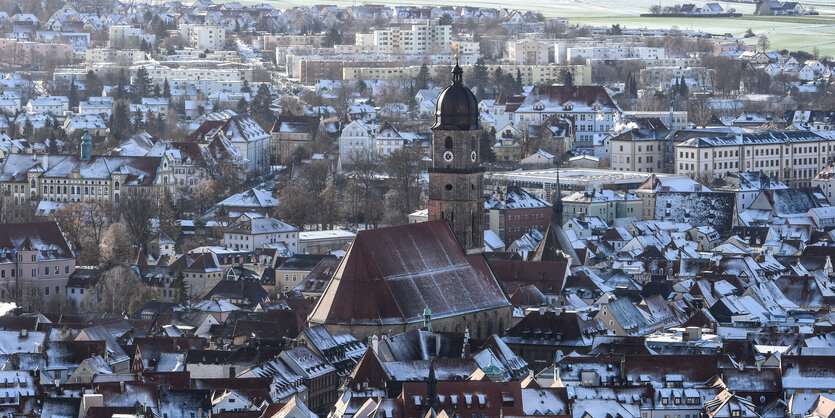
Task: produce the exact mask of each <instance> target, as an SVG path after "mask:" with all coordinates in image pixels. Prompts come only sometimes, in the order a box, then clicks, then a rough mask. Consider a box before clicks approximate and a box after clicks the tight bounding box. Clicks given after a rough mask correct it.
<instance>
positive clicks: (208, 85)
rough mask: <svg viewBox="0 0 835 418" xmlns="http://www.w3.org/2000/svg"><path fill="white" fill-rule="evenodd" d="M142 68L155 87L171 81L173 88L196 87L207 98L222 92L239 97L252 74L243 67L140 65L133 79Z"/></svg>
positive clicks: (184, 64)
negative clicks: (235, 94) (245, 82)
mask: <svg viewBox="0 0 835 418" xmlns="http://www.w3.org/2000/svg"><path fill="white" fill-rule="evenodd" d="M140 67H144V68H145V69H146V70H147V71H148V75H149V76H150V77H151V80H152V81H153V82H154V84H157V85H160V86H162V84H163V83H164V82H165V80H168V83H169V85H170V86H171V87H177V88H186V87H189V86H194V87H195V88H197V89H199V90H201V91H202V92H203V93H204V94H206V95H207V96H210V95H212V94H214V93H217V92H220V91H223V92H231V93H240V92H241V88H243V86H244V80H246V79H247V77H248V76H249V75H250V73H251V69H249V67H244V68H241V65H235V66H234V67H233V66H231V65H229V66H227V65H220V64H219V65H215V66H205V65H204V66H199V67H196V66H192V65H188V63H184V62H165V63H159V62H140V63H138V64H135V65H132V66H131V68H130V73H131V77H133V76H135V75H136V72H137V71H138V70H139V68H140Z"/></svg>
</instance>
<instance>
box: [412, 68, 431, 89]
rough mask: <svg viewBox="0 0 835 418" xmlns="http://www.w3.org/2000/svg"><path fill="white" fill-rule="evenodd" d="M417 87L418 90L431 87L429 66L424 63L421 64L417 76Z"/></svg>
mask: <svg viewBox="0 0 835 418" xmlns="http://www.w3.org/2000/svg"><path fill="white" fill-rule="evenodd" d="M415 87H416V88H417V89H418V90H426V89H428V88H429V67H428V66H427V65H426V63H424V64H423V65H421V66H420V71H418V75H417V78H415Z"/></svg>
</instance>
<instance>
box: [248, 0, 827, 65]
mask: <svg viewBox="0 0 835 418" xmlns="http://www.w3.org/2000/svg"><path fill="white" fill-rule="evenodd" d="M266 1H267V2H268V3H270V4H272V5H274V6H275V7H278V8H287V7H293V6H310V5H314V4H323V3H324V4H337V5H339V6H343V7H344V6H352V5H358V4H362V3H364V2H366V1H363V0H334V1H326V0H325V1H323V0H280V1H270V0H266ZM707 1H710V0H702V1H696V2H692V1H690V0H681V1H675V0H629V1H623V0H556V1H555V0H541V1H534V0H518V1H508V0H470V1H467V2H466V4H467V5H469V6H479V7H510V8H516V9H520V10H532V11H536V12H541V13H542V14H544V15H545V16H548V17H564V18H567V19H569V22H571V23H572V24H582V25H594V26H611V25H613V24H616V23H618V24H620V25H621V26H623V27H627V28H650V29H669V28H671V27H673V26H675V27H678V28H680V29H691V30H700V31H704V32H709V33H713V34H720V35H722V34H725V33H731V34H733V35H735V36H741V35H743V34H744V33H745V31H746V30H747V29H748V28H751V29H752V30H753V31H754V33H755V34H756V35H766V36H768V38H769V40H770V41H771V47H772V49H776V50H779V49H783V48H785V49H789V50H799V49H804V50H808V51H811V49H812V48H813V47H817V48H818V49H819V50H820V52H821V54H823V55H830V56H835V0H812V1H809V2H805V1H804V2H801V3H802V4H803V5H804V7H806V8H807V9H809V8H814V9H815V10H816V11H817V12H818V13H820V15H818V16H753V15H752V13H753V12H754V4H753V3H733V2H722V1H720V2H719V3H720V4H721V5H722V7H723V8H724V9H725V10H728V9H731V8H733V9H735V10H736V12H738V13H743V14H744V16H743V17H739V18H695V19H692V18H653V17H640V16H639V14H641V13H648V12H649V8H650V7H652V6H653V5H657V4H660V5H662V6H668V5H673V4H682V3H688V2H690V3H696V4H697V5H701V4H703V3H705V2H707ZM246 2H248V3H263V2H264V0H250V1H246ZM367 2H371V3H385V4H388V5H392V6H396V5H418V4H421V5H422V4H430V5H452V6H460V5H461V4H462V3H460V2H454V1H449V0H417V1H416V0H384V1H374V0H368V1H367ZM746 42H751V43H753V44H755V43H756V42H757V38H750V39H747V40H746Z"/></svg>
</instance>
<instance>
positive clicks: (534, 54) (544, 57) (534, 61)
mask: <svg viewBox="0 0 835 418" xmlns="http://www.w3.org/2000/svg"><path fill="white" fill-rule="evenodd" d="M550 50H551V45H550V44H549V43H547V42H540V41H534V40H530V39H522V40H518V41H509V42H508V43H507V47H506V50H505V53H506V54H507V57H508V58H510V60H511V61H513V63H515V64H517V65H520V64H521V65H545V64H548V61H549V59H548V55H549V52H550Z"/></svg>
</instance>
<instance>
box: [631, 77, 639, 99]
mask: <svg viewBox="0 0 835 418" xmlns="http://www.w3.org/2000/svg"><path fill="white" fill-rule="evenodd" d="M629 79H630V80H632V81H631V82H630V83H629V94H630V95H632V97H638V81H637V80H636V79H635V74H629Z"/></svg>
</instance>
